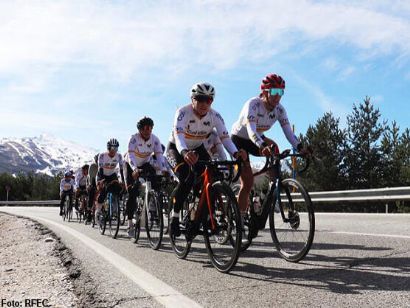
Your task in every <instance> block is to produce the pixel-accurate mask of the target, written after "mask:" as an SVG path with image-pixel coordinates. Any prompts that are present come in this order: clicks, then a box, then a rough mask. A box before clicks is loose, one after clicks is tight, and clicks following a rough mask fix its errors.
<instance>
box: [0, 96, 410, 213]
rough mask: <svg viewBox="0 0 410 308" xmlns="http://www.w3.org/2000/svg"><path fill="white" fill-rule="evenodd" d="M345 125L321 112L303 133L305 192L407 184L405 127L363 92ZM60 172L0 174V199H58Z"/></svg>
mask: <svg viewBox="0 0 410 308" xmlns="http://www.w3.org/2000/svg"><path fill="white" fill-rule="evenodd" d="M346 120H347V121H346V123H347V125H346V128H341V125H340V118H336V117H335V116H334V115H333V114H332V113H331V112H327V113H325V114H324V115H323V116H322V117H321V118H319V119H318V120H317V122H316V123H315V124H314V125H310V126H309V128H308V129H307V131H306V134H305V135H303V134H302V135H300V139H301V140H302V141H303V143H304V144H306V145H307V146H309V147H311V148H312V149H313V151H314V155H315V156H316V157H318V158H319V160H318V161H316V162H315V163H313V164H312V165H311V166H310V168H309V169H308V170H307V171H306V172H305V173H303V174H301V175H300V180H301V181H302V182H303V183H304V185H305V186H306V187H307V188H308V190H309V191H330V190H347V189H366V188H380V187H397V186H410V130H409V128H408V127H407V128H405V129H404V131H401V130H400V127H399V126H398V125H397V123H396V122H395V121H393V122H391V123H388V121H386V120H382V119H381V113H380V111H379V109H377V108H375V106H374V105H373V104H372V102H371V99H370V98H369V97H366V98H365V99H364V100H363V102H362V103H359V104H354V105H353V111H352V112H351V113H350V114H349V115H348V116H347V119H346ZM61 177H62V175H61V174H59V175H57V176H55V177H50V176H47V175H42V174H33V173H29V174H23V173H20V174H18V175H17V176H12V175H10V174H7V173H3V174H0V200H6V189H5V187H6V186H7V185H9V186H10V187H11V189H10V192H9V200H50V199H58V198H59V182H60V179H61ZM315 206H316V207H317V210H321V211H327V210H329V211H335V210H336V211H363V210H365V211H372V212H383V211H384V208H385V203H382V202H380V203H377V202H372V203H371V206H370V205H369V204H368V205H366V206H365V207H364V206H363V203H352V204H348V205H346V204H334V203H333V204H316V205H315ZM389 206H390V208H391V210H392V211H398V212H410V204H409V202H404V201H400V202H390V203H389Z"/></svg>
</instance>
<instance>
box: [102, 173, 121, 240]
mask: <svg viewBox="0 0 410 308" xmlns="http://www.w3.org/2000/svg"><path fill="white" fill-rule="evenodd" d="M114 185H116V186H117V185H120V183H119V182H118V181H117V180H114V181H112V182H110V183H109V184H107V187H106V189H107V191H108V192H107V198H106V199H105V202H104V204H103V206H102V208H101V211H100V212H98V214H97V223H98V226H99V230H100V233H101V234H102V235H104V234H105V231H106V228H107V225H108V230H109V232H110V235H111V237H112V238H114V239H115V238H117V235H118V231H119V230H120V218H119V214H120V206H119V198H118V194H117V193H113V192H111V191H110V188H112V187H114Z"/></svg>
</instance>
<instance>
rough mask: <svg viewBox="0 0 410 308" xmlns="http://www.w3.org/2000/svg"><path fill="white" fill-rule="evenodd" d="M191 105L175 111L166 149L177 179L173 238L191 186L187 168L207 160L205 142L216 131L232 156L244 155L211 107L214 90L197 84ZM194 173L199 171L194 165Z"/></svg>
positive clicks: (200, 169)
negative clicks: (199, 161)
mask: <svg viewBox="0 0 410 308" xmlns="http://www.w3.org/2000/svg"><path fill="white" fill-rule="evenodd" d="M190 96H191V103H190V104H188V105H186V106H184V107H181V108H179V109H178V110H177V112H176V114H175V119H174V127H173V129H172V133H171V137H170V141H169V144H168V149H167V157H168V161H169V163H170V164H171V166H172V168H173V169H174V172H175V175H176V176H177V177H178V179H179V184H178V186H177V188H176V190H177V192H176V196H175V200H174V214H173V217H172V220H171V228H172V231H173V234H175V235H176V236H178V235H180V234H181V231H180V229H179V211H180V210H181V206H182V204H183V202H184V200H185V198H186V197H187V196H188V193H189V191H190V190H191V188H192V185H193V179H190V180H188V181H186V179H187V176H188V173H189V166H192V165H195V164H196V162H197V161H198V159H200V160H210V156H209V154H208V152H207V150H206V148H205V146H204V143H205V142H206V140H207V139H208V138H209V136H210V135H211V132H212V130H213V129H214V128H215V129H216V133H217V135H218V137H219V138H220V140H221V142H222V144H223V145H224V147H225V148H226V150H227V151H228V152H229V154H231V155H232V156H233V157H235V158H237V157H238V156H240V157H242V158H243V159H245V158H246V152H245V151H243V150H241V151H238V150H237V148H236V146H235V145H234V144H233V142H232V140H231V139H230V138H229V133H228V131H227V130H226V127H225V123H224V120H223V119H222V117H221V115H220V114H219V113H218V112H216V111H215V110H213V109H212V108H211V104H212V102H213V101H214V98H215V89H214V87H213V86H212V85H211V84H209V83H206V82H201V83H196V84H194V85H193V86H192V88H191V93H190ZM195 168H196V169H198V170H197V171H199V172H201V171H202V168H198V166H195Z"/></svg>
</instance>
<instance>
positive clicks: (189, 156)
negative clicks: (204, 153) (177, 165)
mask: <svg viewBox="0 0 410 308" xmlns="http://www.w3.org/2000/svg"><path fill="white" fill-rule="evenodd" d="M198 159H199V155H198V154H197V153H196V152H195V151H188V152H186V153H185V155H184V160H185V162H186V163H187V164H188V165H190V166H192V165H195V164H196V162H197V161H198Z"/></svg>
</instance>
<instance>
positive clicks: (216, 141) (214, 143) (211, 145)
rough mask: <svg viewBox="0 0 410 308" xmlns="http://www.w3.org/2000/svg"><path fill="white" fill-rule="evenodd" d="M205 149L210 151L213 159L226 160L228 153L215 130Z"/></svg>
mask: <svg viewBox="0 0 410 308" xmlns="http://www.w3.org/2000/svg"><path fill="white" fill-rule="evenodd" d="M204 145H205V149H206V150H207V151H208V153H209V155H210V156H211V158H212V159H218V160H226V153H225V151H224V147H223V146H222V142H221V139H220V138H219V137H218V134H217V132H216V131H215V130H212V132H211V135H210V136H209V138H208V139H207V140H206V142H205V143H204Z"/></svg>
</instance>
